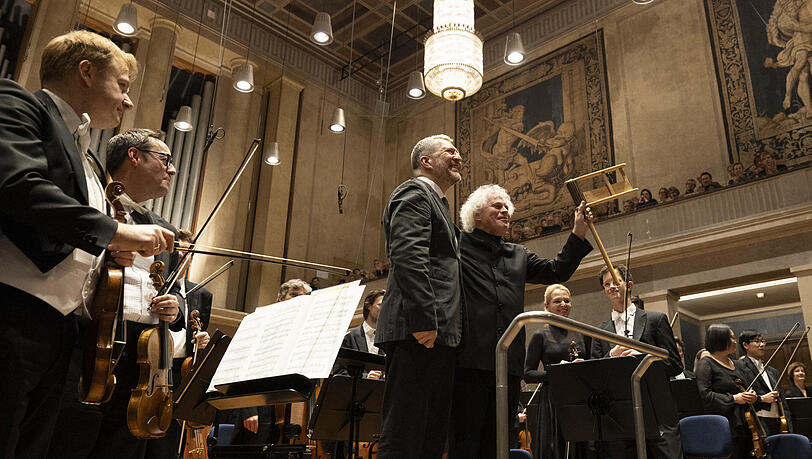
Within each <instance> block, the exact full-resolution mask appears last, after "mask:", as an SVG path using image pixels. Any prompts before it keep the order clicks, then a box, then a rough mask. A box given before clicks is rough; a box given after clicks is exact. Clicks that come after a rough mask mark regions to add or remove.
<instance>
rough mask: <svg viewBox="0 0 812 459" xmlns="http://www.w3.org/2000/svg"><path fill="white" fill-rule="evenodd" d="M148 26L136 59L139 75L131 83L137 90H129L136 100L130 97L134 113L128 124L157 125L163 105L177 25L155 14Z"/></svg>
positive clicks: (147, 126) (154, 127)
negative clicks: (145, 40)
mask: <svg viewBox="0 0 812 459" xmlns="http://www.w3.org/2000/svg"><path fill="white" fill-rule="evenodd" d="M150 29H151V33H150V37H149V44H148V45H147V52H146V56H144V59H143V60H142V61H139V62H138V64H139V66H140V67H141V68H140V69H139V77H138V80H137V81H136V82H135V83H133V86H136V87H139V88H140V91H139V92H138V94H133V97H136V99H137V100H136V99H134V100H133V103H134V104H135V111H134V112H135V117H134V121H133V123H132V127H136V128H145V129H161V127H162V126H161V124H162V121H163V115H164V107H165V105H166V91H167V89H168V85H169V76H170V75H171V73H172V59H173V57H174V54H175V41H176V40H177V37H178V33H179V31H180V27H179V26H177V25H176V24H175V23H174V22H172V21H170V20H168V19H164V18H161V17H156V18H155V19H154V20H153V21H152V22H151V23H150ZM141 46H144V44H143V43H139V48H140V47H141ZM139 54H140V53H139ZM128 121H129V120H128ZM128 124H129V123H128Z"/></svg>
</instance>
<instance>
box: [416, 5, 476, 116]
mask: <svg viewBox="0 0 812 459" xmlns="http://www.w3.org/2000/svg"><path fill="white" fill-rule="evenodd" d="M433 25H434V27H433V29H432V31H431V32H430V35H429V37H428V38H427V39H426V49H425V59H424V68H425V71H426V73H425V84H426V89H428V90H429V92H431V93H432V94H435V95H437V96H440V97H442V98H444V99H446V100H451V101H454V100H460V99H462V98H465V97H468V96H470V95H472V94H474V93H476V92H477V91H479V88H481V87H482V37H481V35H480V34H479V33H478V32H477V31H476V30H475V29H474V0H434V24H433Z"/></svg>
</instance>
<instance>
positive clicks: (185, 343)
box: [145, 229, 212, 459]
mask: <svg viewBox="0 0 812 459" xmlns="http://www.w3.org/2000/svg"><path fill="white" fill-rule="evenodd" d="M193 237H194V236H193V235H192V233H191V232H189V230H185V229H178V241H179V242H180V243H181V244H186V245H188V244H189V243H191V242H192V239H193ZM186 256H187V257H192V256H193V254H191V253H189V254H188V255H186ZM190 268H191V262H190V264H189V265H187V267H186V270H185V271H184V272H182V273H181V277H180V278H178V294H179V295H180V297H181V299H182V300H183V303H180V304H179V308H180V314H181V315H182V316H183V317H185V318H186V319H187V320H186V323H184V327H183V328H182V329H181V330H179V331H173V332H172V343H173V344H174V351H173V359H172V382H173V383H174V387H173V388H172V390H173V391H174V390H175V389H177V388H178V387H179V385H180V382H181V379H182V378H181V366H182V365H183V362H184V361H185V360H186V358H187V357H191V356H193V355H194V346H195V343H197V347H198V350H200V349H205V348H206V346H207V345H208V344H209V340H210V337H209V333H208V332H206V331H205V330H206V329H207V328H208V326H209V317H211V302H212V294H211V292H210V291H208V290H206V288H205V287H201V288H199V289H197V290H196V291H194V292H193V293H192V294H188V293H187V292H189V291H190V290H192V289H193V288H195V287H197V284H196V283H194V282H192V281H190V280H188V279H186V275H187V274H188V272H189V269H190ZM192 311H198V313H199V314H200V316H199V317H200V322H201V324H202V329H203V330H204V331H201V332H194V331H193V330H192V329H191V327H189V325H188V319H189V317H191V315H190V314H191V312H192ZM180 427H181V424H180V422H173V423H172V425H171V426H170V427H169V430H168V431H167V432H166V435H165V436H164V437H162V438H156V439H153V440H150V441H148V442H147V452H146V456H145V457H146V458H147V459H163V458H170V457H173V455H174V454H177V452H178V443H179V442H180V437H181V435H182V432H181V429H180Z"/></svg>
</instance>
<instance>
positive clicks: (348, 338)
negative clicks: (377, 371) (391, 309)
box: [341, 289, 386, 354]
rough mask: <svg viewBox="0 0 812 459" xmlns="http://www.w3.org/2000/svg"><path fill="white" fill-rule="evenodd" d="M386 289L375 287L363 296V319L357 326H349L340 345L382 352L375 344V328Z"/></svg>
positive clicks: (375, 352)
mask: <svg viewBox="0 0 812 459" xmlns="http://www.w3.org/2000/svg"><path fill="white" fill-rule="evenodd" d="M385 293H386V290H383V289H376V290H373V291H371V292H369V293H367V296H366V297H364V310H363V314H364V321H363V322H362V323H361V325H359V326H357V327H353V328H350V330H349V331H348V332H347V334H346V335H345V336H344V342H343V343H341V347H347V348H350V349H355V350H358V351H363V352H370V353H373V354H383V351H382V350H380V349H378V348H377V347H376V346H375V330H376V329H377V328H378V316H379V315H380V313H381V302H382V301H383V296H384V294H385Z"/></svg>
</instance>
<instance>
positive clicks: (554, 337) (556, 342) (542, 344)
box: [524, 284, 590, 459]
mask: <svg viewBox="0 0 812 459" xmlns="http://www.w3.org/2000/svg"><path fill="white" fill-rule="evenodd" d="M544 309H545V310H546V311H548V312H552V313H553V314H558V315H560V316H563V317H569V315H570V311H572V302H571V301H570V290H569V289H568V288H567V287H565V286H563V285H561V284H553V285H550V286H548V287H547V290H545V291H544ZM589 344H590V341H589V337H585V336H583V335H581V334H580V333H577V332H574V331H572V330H566V329H563V328H559V327H556V326H554V325H549V324H545V325H544V326H543V327H542V329H541V330H539V331H537V332H536V333H534V334H533V337H532V338H531V339H530V345H529V346H528V348H527V361H526V363H525V366H524V380H525V382H526V383H537V384H541V388H540V389H539V392H538V395H536V397H538V407H539V409H538V420H537V421H536V429H535V431H534V432H532V433H531V435H533V457H535V458H539V459H559V458H566V454H565V451H566V441H565V440H564V437H563V434H562V432H561V427H560V426H559V424H558V417H557V416H556V414H555V408H554V407H553V402H552V399H551V398H550V386H549V384H547V368H549V366H550V365H556V364H559V363H567V362H573V361H576V360H583V359H587V358H589V355H587V354H588V353H587V352H586V350H587V349H589V347H588V346H589ZM539 363H541V364H543V365H544V366H543V368H542V369H541V370H539ZM579 446H580V445H579ZM573 451H576V453H575V454H574V455H573V457H583V456H584V455H585V454H586V452H585V451H581V449H580V447H579V448H573Z"/></svg>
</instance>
